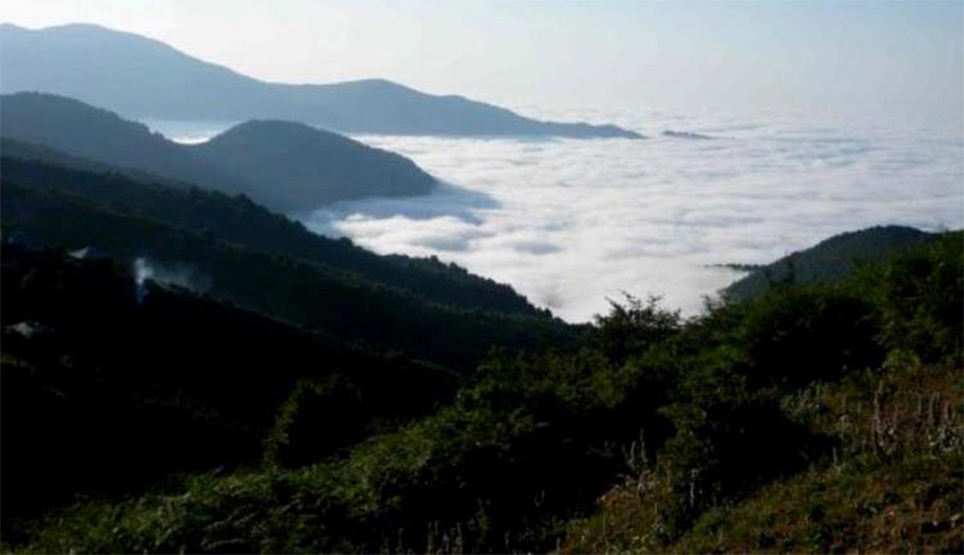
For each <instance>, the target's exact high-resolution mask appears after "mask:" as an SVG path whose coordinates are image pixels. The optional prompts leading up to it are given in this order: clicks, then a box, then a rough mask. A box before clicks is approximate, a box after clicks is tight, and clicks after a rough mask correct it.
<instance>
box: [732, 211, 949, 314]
mask: <svg viewBox="0 0 964 555" xmlns="http://www.w3.org/2000/svg"><path fill="white" fill-rule="evenodd" d="M936 236H937V235H936V234H933V233H927V232H924V231H921V230H919V229H914V228H912V227H903V226H894V225H891V226H879V227H870V228H867V229H861V230H859V231H851V232H849V233H841V234H840V235H834V236H833V237H831V238H829V239H826V240H824V241H821V242H820V243H819V244H817V245H814V246H812V247H810V248H808V249H804V250H801V251H799V252H795V253H792V254H790V255H787V256H785V257H783V258H781V259H779V260H777V261H775V262H772V263H770V264H766V265H763V266H757V267H753V268H752V270H751V271H750V273H749V275H746V276H744V277H743V278H741V279H739V280H737V281H736V282H735V283H733V284H731V285H729V286H727V287H726V289H724V291H725V292H726V293H727V294H729V295H733V296H734V297H736V298H740V299H745V298H750V297H754V296H756V295H760V294H762V293H764V292H766V291H768V290H769V289H771V288H772V287H773V286H775V285H776V286H779V285H785V284H800V285H812V284H816V283H828V282H833V281H837V280H840V279H842V278H844V277H845V276H846V275H847V274H849V273H850V271H851V270H853V268H854V266H855V265H859V264H861V263H867V262H872V261H876V260H881V259H883V258H885V257H886V256H888V255H890V254H892V253H894V252H895V251H900V250H903V249H907V248H911V247H916V246H918V245H921V244H923V243H926V242H927V241H930V240H932V239H934V238H935V237H936Z"/></svg>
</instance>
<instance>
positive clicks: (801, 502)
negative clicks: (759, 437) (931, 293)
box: [563, 360, 964, 553]
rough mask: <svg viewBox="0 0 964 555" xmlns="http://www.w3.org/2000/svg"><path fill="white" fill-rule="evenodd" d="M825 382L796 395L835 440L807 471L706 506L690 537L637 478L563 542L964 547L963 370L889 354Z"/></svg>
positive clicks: (584, 547) (598, 545) (588, 545)
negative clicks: (880, 366) (666, 518)
mask: <svg viewBox="0 0 964 555" xmlns="http://www.w3.org/2000/svg"><path fill="white" fill-rule="evenodd" d="M884 370H885V371H884V373H883V374H882V375H878V374H876V373H873V372H866V373H862V374H860V375H858V376H854V377H853V378H852V379H849V380H846V381H845V382H843V383H839V384H815V385H813V386H811V387H810V388H808V389H806V390H804V391H802V392H800V393H799V395H797V396H795V397H794V398H793V399H789V400H788V401H787V405H789V406H787V408H788V409H789V411H790V412H791V413H793V414H795V416H796V417H797V418H798V419H799V420H800V421H801V422H805V423H807V424H808V425H809V427H810V428H811V429H812V430H813V431H814V432H815V433H821V434H828V435H830V436H831V437H833V438H834V439H835V440H836V441H837V442H838V444H837V447H835V448H834V450H833V452H832V453H833V454H832V455H831V456H830V457H826V458H824V459H821V460H819V461H817V462H815V463H814V464H813V465H811V466H810V467H809V468H807V469H806V470H805V471H804V472H802V473H799V474H797V475H793V476H790V477H787V478H784V479H780V480H776V481H774V482H772V483H770V484H767V485H765V486H763V487H761V488H759V489H758V490H756V491H755V492H753V493H751V494H750V495H749V496H747V497H746V498H745V499H743V500H741V501H739V502H736V503H732V504H729V505H724V506H719V507H717V508H714V509H711V510H709V511H708V512H706V513H705V514H704V515H703V516H702V517H701V518H700V519H699V520H698V521H697V522H696V524H695V525H694V526H693V528H692V529H691V530H690V531H688V532H687V533H685V534H684V535H683V536H682V537H680V538H679V539H677V540H676V541H673V542H668V543H664V542H662V541H660V540H659V539H658V534H657V530H658V528H659V519H658V517H657V515H656V513H655V511H654V505H653V504H652V502H651V501H650V500H649V499H648V498H647V497H646V496H645V495H643V496H640V495H638V494H637V481H636V480H635V479H634V480H630V481H628V482H627V484H626V485H623V486H619V487H616V488H614V489H613V490H611V491H609V492H608V493H607V494H606V495H604V496H603V497H602V498H600V499H599V510H598V512H597V513H596V514H595V515H593V516H592V517H590V518H588V519H585V520H580V521H576V522H574V523H573V524H572V525H571V527H570V530H569V534H568V538H567V540H566V542H565V543H564V546H563V551H565V552H570V553H603V552H605V553H610V552H629V551H631V552H657V553H667V552H668V553H741V552H796V553H799V552H805V553H811V552H837V553H839V552H849V551H853V550H857V551H866V552H873V553H910V552H926V553H943V552H948V553H960V552H961V550H962V548H964V514H962V504H961V492H962V491H964V480H962V473H961V468H962V466H964V458H962V436H964V404H962V403H964V381H962V376H961V370H960V369H959V368H956V367H954V366H929V365H922V364H920V363H918V362H915V361H913V360H911V361H891V362H890V363H889V364H888V365H887V367H886V368H885V369H884Z"/></svg>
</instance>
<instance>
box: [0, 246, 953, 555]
mask: <svg viewBox="0 0 964 555" xmlns="http://www.w3.org/2000/svg"><path fill="white" fill-rule="evenodd" d="M962 253H964V233H961V232H956V233H947V234H942V235H941V236H940V237H939V238H937V239H936V240H935V241H932V242H929V243H928V244H925V245H922V246H920V247H916V248H912V249H909V250H907V251H904V252H901V253H897V255H896V256H894V257H892V258H889V259H888V260H886V261H884V262H882V263H880V265H878V266H875V267H873V268H867V269H864V270H861V271H859V272H857V273H856V274H854V275H852V276H850V277H848V278H847V279H845V280H844V281H842V282H840V283H836V284H830V285H820V286H808V287H802V286H788V287H785V288H777V289H774V290H773V291H771V292H769V293H767V294H765V295H761V296H760V297H757V298H754V299H752V300H749V301H745V302H740V303H732V304H724V305H720V306H715V307H712V310H711V311H710V312H709V313H708V314H706V315H704V316H702V317H700V318H696V319H691V320H683V319H682V318H681V317H680V315H679V314H678V313H675V312H669V311H665V310H663V309H661V308H660V307H659V306H658V304H657V303H656V301H650V302H642V301H637V300H634V299H631V298H630V299H628V300H627V301H626V302H625V303H623V304H617V305H616V306H614V308H613V310H612V312H611V313H610V314H608V315H606V316H603V317H600V318H599V319H598V321H597V322H596V326H595V333H594V339H595V340H594V341H593V342H592V343H591V344H589V345H585V346H584V348H582V349H580V350H578V351H575V352H573V351H568V352H567V351H560V350H558V349H552V348H550V349H547V350H545V351H543V352H540V353H530V354H527V355H522V356H519V355H513V354H508V353H504V352H503V353H499V352H496V353H493V354H492V356H491V357H489V358H488V359H487V360H486V361H485V362H484V363H483V364H481V365H480V366H479V367H478V369H477V371H476V373H475V375H474V376H473V379H472V380H471V381H470V382H469V383H466V384H465V386H464V387H462V388H461V389H460V390H459V392H458V393H457V394H456V395H455V396H454V398H453V399H452V401H451V403H449V404H448V405H447V406H445V407H443V408H441V409H440V410H438V411H436V412H435V413H433V414H431V415H428V416H425V417H423V418H420V419H417V420H414V421H412V422H411V423H409V424H407V425H404V426H402V427H400V428H399V429H397V430H396V431H393V432H389V433H384V434H378V435H375V436H373V437H371V438H369V439H368V440H367V441H364V442H362V443H359V444H356V445H354V446H353V447H352V448H351V449H350V450H346V451H345V452H343V453H340V454H339V455H338V456H334V457H328V458H323V459H318V460H315V461H314V462H313V463H305V462H302V463H300V464H294V465H284V464H282V465H276V464H264V465H262V466H261V467H259V468H251V469H245V470H243V471H236V472H229V473H224V474H211V473H196V474H193V475H191V476H188V477H186V478H184V479H183V480H182V481H180V482H178V483H177V484H176V485H172V486H171V488H170V489H168V490H165V491H160V492H158V491H142V492H141V493H140V494H139V495H137V494H135V495H134V496H132V497H124V498H113V499H94V500H79V501H78V502H77V503H76V504H74V505H73V506H71V507H68V508H66V509H64V510H62V511H56V512H52V513H49V514H47V515H45V517H44V518H42V519H40V520H38V521H35V522H36V524H35V526H33V527H28V528H21V529H20V530H24V531H23V532H22V533H21V535H20V536H18V538H17V540H16V542H13V545H12V548H13V549H15V550H16V549H21V550H26V551H45V552H67V551H85V552H86V551H91V552H93V551H107V552H134V551H136V552H176V551H190V552H223V551H234V552H362V553H371V552H375V551H388V552H408V551H413V552H443V553H448V552H459V553H463V552H500V553H503V552H505V553H510V552H522V551H524V552H547V551H559V550H562V551H569V552H580V553H582V552H616V551H618V552H633V551H640V552H647V551H655V552H660V553H665V552H694V551H695V552H704V551H705V552H709V551H717V550H718V551H741V552H742V551H756V550H759V551H763V552H774V551H786V552H842V551H858V552H868V551H875V552H876V551H897V552H908V551H910V552H916V551H921V552H960V550H961V548H962V546H964V519H962V517H961V516H960V513H961V505H960V500H961V497H962V494H964V479H962V476H961V473H960V468H961V465H962V464H964V404H962V400H964V397H962V394H961V391H962V389H961V387H962V384H961V381H960V368H961V364H962V363H964V319H962V315H961V311H960V307H961V305H962V303H964V255H962ZM317 422H319V423H320V422H321V421H317ZM594 501H598V503H594ZM255 522H256V523H258V524H257V526H252V525H251V523H255ZM5 533H9V532H7V531H5ZM8 541H9V540H8Z"/></svg>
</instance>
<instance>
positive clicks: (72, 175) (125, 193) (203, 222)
mask: <svg viewBox="0 0 964 555" xmlns="http://www.w3.org/2000/svg"><path fill="white" fill-rule="evenodd" d="M0 149H2V151H0V156H2V163H0V178H2V179H4V180H7V181H11V182H13V183H17V184H21V185H24V186H29V187H32V188H36V189H40V190H54V191H59V192H62V193H67V194H69V195H73V196H77V197H80V198H83V199H86V200H88V201H90V202H94V203H96V204H100V205H105V206H114V207H117V208H120V209H122V210H126V211H128V212H134V213H137V214H139V215H141V216H144V217H148V218H151V219H154V220H157V221H159V222H162V223H164V224H166V225H169V226H171V227H174V228H178V229H185V230H189V231H191V232H193V233H197V234H203V235H206V236H210V237H211V238H215V239H218V240H221V241H225V242H228V243H232V244H237V245H244V246H246V247H248V248H250V249H253V250H258V251H263V252H270V253H275V254H280V255H287V256H290V257H292V258H297V259H302V260H305V261H309V262H311V263H313V264H320V265H323V266H324V267H325V268H327V269H329V270H331V271H339V272H346V273H349V274H352V275H356V276H358V277H360V278H363V279H365V280H368V281H370V282H374V283H380V284H384V285H389V286H392V287H398V288H401V289H405V290H407V291H410V292H412V293H414V294H416V295H418V296H420V297H422V298H424V299H425V300H427V301H431V302H437V303H441V304H449V305H453V306H458V307H462V308H477V309H483V310H491V311H498V312H507V313H519V314H530V315H540V314H544V313H543V312H542V311H540V310H538V309H536V308H535V307H534V306H532V305H531V304H530V303H529V302H528V301H527V300H526V299H525V297H523V296H521V295H519V294H518V293H516V292H515V291H513V290H512V288H511V287H509V286H507V285H503V284H499V283H496V282H494V281H492V280H490V279H486V278H483V277H479V276H475V275H473V274H470V273H468V272H467V271H466V270H464V269H463V268H460V267H457V266H455V265H451V264H443V263H442V262H439V261H438V260H437V259H419V258H411V257H407V256H401V255H395V256H379V255H376V254H374V253H372V252H370V251H367V250H365V249H363V248H361V247H357V246H355V245H353V244H352V243H351V242H350V241H349V240H348V239H338V240H335V239H330V238H327V237H322V236H319V235H316V234H314V233H312V232H310V231H308V230H307V229H305V227H304V226H303V225H301V224H300V223H298V222H295V221H292V220H289V219H288V218H285V217H284V216H281V215H278V214H273V213H271V212H269V211H268V210H266V209H264V208H262V207H260V206H258V205H257V204H254V203H252V202H251V201H249V200H247V199H245V198H243V197H237V196H229V195H226V194H223V193H218V192H214V191H205V190H202V189H198V188H196V187H194V188H189V186H187V185H185V184H181V183H176V184H173V185H172V184H170V183H169V182H166V181H163V180H161V179H160V178H157V177H154V176H152V175H145V174H138V173H136V172H134V173H131V172H123V171H122V170H118V169H116V168H114V167H113V166H107V165H103V164H97V163H94V162H90V161H87V160H85V159H78V158H74V157H70V156H66V155H63V154H62V153H59V152H58V151H54V150H51V149H48V148H43V147H39V146H37V145H33V144H30V143H15V142H13V141H9V140H3V141H0ZM10 225H12V223H10V222H8V228H9V226H10ZM95 246H96V245H95Z"/></svg>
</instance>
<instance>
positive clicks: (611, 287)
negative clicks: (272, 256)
mask: <svg viewBox="0 0 964 555" xmlns="http://www.w3.org/2000/svg"><path fill="white" fill-rule="evenodd" d="M540 115H542V114H540ZM547 116H554V117H557V118H558V119H571V120H576V119H580V120H588V121H592V120H594V119H595V120H597V121H615V122H617V123H619V124H621V125H625V126H626V127H628V128H631V129H636V130H639V131H642V132H643V134H645V135H647V136H648V137H650V138H648V139H646V140H626V139H606V140H569V139H556V140H552V139H537V140H536V139H467V138H440V137H410V136H372V135H365V136H356V137H355V138H357V139H359V140H362V141H363V142H366V143H368V144H370V145H373V146H377V147H380V148H385V149H388V150H392V151H395V152H398V153H400V154H403V155H405V156H408V157H410V158H411V159H413V160H414V161H415V162H416V163H417V164H419V165H420V166H421V167H422V168H424V169H426V170H427V171H429V172H430V173H432V174H433V175H434V176H436V177H437V178H439V179H440V180H442V181H443V182H444V184H443V185H442V186H441V187H439V188H438V190H437V191H436V192H435V193H433V194H431V195H428V196H422V197H411V198H393V199H366V200H361V201H355V202H348V203H343V204H338V205H334V206H332V207H330V208H328V209H325V210H321V211H318V212H315V213H314V214H310V215H303V216H302V219H303V220H304V221H305V223H306V224H307V225H308V226H309V227H310V228H311V229H313V230H315V231H317V232H319V233H325V234H329V235H343V236H347V237H350V238H352V239H353V240H354V241H356V242H357V243H359V244H361V245H363V246H365V247H368V248H370V249H372V250H374V251H376V252H379V253H405V254H412V255H425V256H428V255H435V256H438V257H439V258H440V259H442V260H445V261H452V262H456V263H458V264H460V265H463V266H465V267H467V268H468V269H469V270H470V271H473V272H476V273H479V274H482V275H485V276H488V277H491V278H494V279H496V280H499V281H503V282H506V283H509V284H511V285H512V286H513V287H515V288H516V289H517V290H518V291H520V292H521V293H523V294H525V295H526V296H528V297H529V298H530V299H531V300H532V301H533V302H535V303H537V304H539V305H541V306H545V307H549V308H551V309H552V310H553V312H554V313H556V314H557V315H559V316H561V317H563V318H566V319H568V320H572V321H584V320H587V319H589V318H591V317H592V316H593V314H595V313H598V312H601V311H604V310H605V309H606V307H607V301H606V299H607V297H608V298H614V297H618V296H619V295H620V293H621V292H623V291H625V292H627V293H631V294H634V295H647V294H658V295H662V296H664V298H665V302H666V305H668V306H671V307H679V308H681V309H683V310H684V312H686V313H690V314H692V313H695V312H698V311H699V310H700V308H701V306H702V296H703V295H708V294H712V293H714V292H715V291H716V290H717V289H718V288H720V287H722V286H724V285H726V284H727V283H729V282H730V281H732V280H733V279H734V278H735V277H737V275H738V274H736V273H735V272H733V271H732V270H729V269H726V268H719V267H712V265H714V264H725V263H765V262H769V261H771V260H773V259H775V258H778V257H780V256H782V255H784V254H786V253H788V252H791V251H793V250H797V249H800V248H804V247H807V246H810V245H812V244H814V243H816V242H818V241H820V240H822V239H824V238H826V237H828V236H830V235H833V234H835V233H839V232H842V231H848V230H854V229H859V228H863V227H867V226H872V225H878V224H905V225H912V226H916V227H921V228H924V229H936V228H941V227H949V228H958V227H961V226H962V222H964V192H962V187H961V183H962V180H964V158H962V155H961V153H962V148H964V138H962V133H961V130H960V129H957V128H954V127H947V128H945V127H941V126H939V125H923V126H922V125H898V124H885V123H881V122H874V123H872V124H866V123H864V124H855V123H837V122H834V121H832V120H831V121H830V122H829V123H827V122H821V121H815V120H814V119H813V118H791V117H788V116H779V117H776V116H759V117H757V118H752V119H748V118H737V117H733V118H724V117H720V116H718V115H713V116H711V117H708V116H706V115H698V116H692V117H690V116H679V115H676V114H670V115H661V114H654V113H634V112H628V111H622V112H610V113H605V114H600V113H585V112H583V113H573V112H569V113H563V114H558V113H557V114H547ZM153 126H154V127H155V128H158V129H159V130H161V131H162V132H165V133H166V134H168V135H169V136H172V137H173V138H177V137H178V131H179V130H178V129H177V128H176V127H171V126H168V127H165V125H164V123H163V122H155V123H154V125H153ZM668 130H671V131H673V133H669V134H666V133H664V131H668ZM199 135H203V133H202V132H201V131H200V130H199V129H197V128H192V129H191V138H192V139H194V140H197V137H198V136H199ZM698 136H709V137H712V139H713V140H693V139H694V138H695V137H698Z"/></svg>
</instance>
